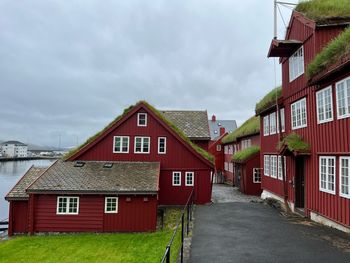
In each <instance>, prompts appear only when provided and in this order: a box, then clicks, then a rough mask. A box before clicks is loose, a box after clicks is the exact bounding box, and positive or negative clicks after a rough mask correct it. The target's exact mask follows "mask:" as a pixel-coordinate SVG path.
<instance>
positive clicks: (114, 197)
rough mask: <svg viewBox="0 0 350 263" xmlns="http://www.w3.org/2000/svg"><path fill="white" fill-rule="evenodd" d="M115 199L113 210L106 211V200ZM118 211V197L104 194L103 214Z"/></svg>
mask: <svg viewBox="0 0 350 263" xmlns="http://www.w3.org/2000/svg"><path fill="white" fill-rule="evenodd" d="M109 199H110V200H115V210H114V211H107V203H108V200H109ZM117 213H118V197H116V196H106V197H105V214H117Z"/></svg>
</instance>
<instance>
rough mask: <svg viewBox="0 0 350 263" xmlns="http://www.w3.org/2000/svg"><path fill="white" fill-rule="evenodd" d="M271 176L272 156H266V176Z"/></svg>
mask: <svg viewBox="0 0 350 263" xmlns="http://www.w3.org/2000/svg"><path fill="white" fill-rule="evenodd" d="M269 174H270V155H264V175H265V176H269Z"/></svg>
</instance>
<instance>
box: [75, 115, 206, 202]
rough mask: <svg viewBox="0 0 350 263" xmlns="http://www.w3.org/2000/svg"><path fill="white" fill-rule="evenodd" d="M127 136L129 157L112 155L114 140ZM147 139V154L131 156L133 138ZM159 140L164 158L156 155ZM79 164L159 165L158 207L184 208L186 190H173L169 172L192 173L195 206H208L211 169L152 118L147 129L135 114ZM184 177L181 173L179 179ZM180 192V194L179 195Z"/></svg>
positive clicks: (150, 116) (120, 154)
mask: <svg viewBox="0 0 350 263" xmlns="http://www.w3.org/2000/svg"><path fill="white" fill-rule="evenodd" d="M118 135H120V136H130V145H129V153H113V137H114V136H118ZM135 136H147V137H150V138H151V139H150V140H151V143H150V153H149V154H139V153H137V154H135V153H134V137H135ZM158 137H166V138H167V142H166V143H167V146H166V154H158ZM78 159H79V160H104V161H130V160H132V161H144V162H160V163H161V164H160V169H161V174H160V184H159V188H160V201H159V203H160V204H184V203H185V202H186V201H184V199H186V200H187V198H186V196H188V193H189V192H188V189H189V187H185V186H184V182H183V184H182V185H183V186H181V187H179V186H172V181H171V179H172V177H171V176H172V175H171V174H172V171H188V172H195V177H196V180H195V186H196V187H197V188H196V193H195V194H196V196H197V197H198V198H197V200H196V202H198V203H208V202H210V200H211V185H210V172H211V167H210V166H209V165H207V164H206V163H204V162H203V161H202V160H201V159H199V158H198V157H196V156H194V154H193V153H192V152H191V151H190V150H189V149H187V148H186V147H185V146H184V145H183V144H182V143H180V142H179V141H178V140H177V138H175V136H174V135H172V134H171V133H170V132H169V131H168V130H167V129H166V128H164V127H163V126H161V125H160V124H159V122H158V120H157V119H155V118H154V117H153V116H152V115H151V114H148V117H147V127H139V126H137V114H134V115H132V116H131V117H130V118H129V119H128V120H126V121H125V122H124V123H122V124H121V125H120V126H119V127H118V128H117V129H115V130H114V131H112V132H111V133H110V134H109V135H108V136H107V137H105V138H104V139H102V140H101V141H100V142H99V143H98V144H96V145H95V147H93V148H91V149H90V150H88V151H86V152H85V153H83V154H82V155H81V156H79V157H78ZM184 176H185V174H184V173H183V175H182V178H184ZM182 191H183V192H182Z"/></svg>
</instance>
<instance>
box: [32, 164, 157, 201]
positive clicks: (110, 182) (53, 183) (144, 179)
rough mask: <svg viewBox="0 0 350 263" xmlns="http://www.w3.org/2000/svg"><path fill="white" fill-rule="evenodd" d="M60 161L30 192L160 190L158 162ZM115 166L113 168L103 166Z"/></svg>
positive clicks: (140, 191)
mask: <svg viewBox="0 0 350 263" xmlns="http://www.w3.org/2000/svg"><path fill="white" fill-rule="evenodd" d="M83 163H84V165H83V166H82V167H76V166H75V165H76V164H77V162H71V161H61V160H59V161H57V162H55V163H54V164H53V165H52V166H50V167H49V168H48V169H47V170H46V172H44V173H43V174H42V176H40V177H39V178H38V179H37V180H36V181H35V182H34V183H33V184H32V185H31V186H30V187H28V189H27V191H28V192H69V193H135V194H136V193H143V194H147V193H148V194H151V193H156V192H157V191H158V181H159V169H160V164H159V163H158V162H108V161H87V162H83ZM106 163H108V164H113V165H112V167H110V168H105V167H104V165H105V164H106Z"/></svg>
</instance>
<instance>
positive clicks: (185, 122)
mask: <svg viewBox="0 0 350 263" xmlns="http://www.w3.org/2000/svg"><path fill="white" fill-rule="evenodd" d="M161 113H162V114H163V115H164V116H165V118H167V119H168V120H169V121H171V122H172V123H174V124H175V126H177V127H178V128H179V129H180V130H182V132H183V133H184V134H185V135H186V136H187V137H188V138H190V139H191V140H193V139H194V140H210V133H209V124H208V114H207V112H206V111H183V110H174V111H173V110H166V111H161Z"/></svg>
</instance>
